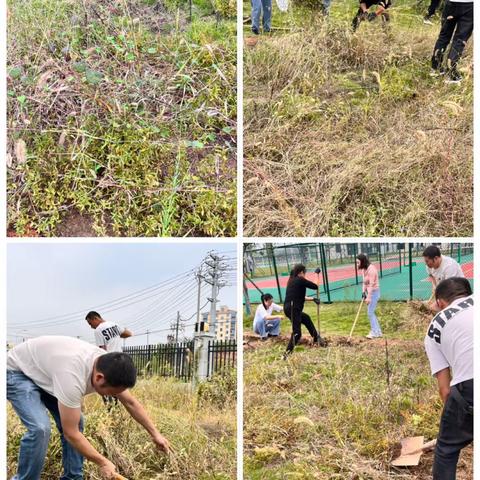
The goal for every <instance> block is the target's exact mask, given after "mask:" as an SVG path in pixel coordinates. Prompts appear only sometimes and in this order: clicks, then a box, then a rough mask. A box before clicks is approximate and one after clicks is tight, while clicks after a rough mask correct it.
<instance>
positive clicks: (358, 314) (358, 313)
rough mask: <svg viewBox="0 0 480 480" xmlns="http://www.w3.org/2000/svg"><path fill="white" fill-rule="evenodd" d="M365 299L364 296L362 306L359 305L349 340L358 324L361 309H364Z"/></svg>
mask: <svg viewBox="0 0 480 480" xmlns="http://www.w3.org/2000/svg"><path fill="white" fill-rule="evenodd" d="M364 300H365V299H364V298H362V301H361V302H360V306H359V307H358V311H357V316H356V317H355V321H354V322H353V325H352V329H351V330H350V335H349V336H348V340H350V339H351V338H352V334H353V331H354V330H355V325H356V324H357V320H358V317H359V316H360V311H361V310H362V307H363V302H364Z"/></svg>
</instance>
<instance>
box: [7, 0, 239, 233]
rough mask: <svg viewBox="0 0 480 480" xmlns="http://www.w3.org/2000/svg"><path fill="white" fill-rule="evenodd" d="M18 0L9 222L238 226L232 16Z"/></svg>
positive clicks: (133, 229)
mask: <svg viewBox="0 0 480 480" xmlns="http://www.w3.org/2000/svg"><path fill="white" fill-rule="evenodd" d="M9 3H10V4H9V8H10V17H9V44H8V72H9V78H8V80H9V83H8V127H9V132H10V136H9V152H8V159H7V163H8V166H9V169H8V187H7V194H8V223H9V227H10V229H11V232H12V233H13V234H16V235H23V234H25V232H27V231H29V230H34V231H36V232H37V234H38V235H45V236H54V235H59V236H62V235H66V236H69V235H107V234H108V235H116V236H122V235H125V236H127V235H128V236H185V235H191V236H194V235H202V236H230V235H233V234H234V233H235V231H236V219H235V215H236V186H235V183H236V182H235V180H236V179H235V164H236V161H235V146H236V139H235V128H236V125H235V118H236V95H235V88H236V81H235V78H236V68H235V57H236V52H235V50H236V46H235V24H234V22H233V21H220V22H218V21H217V20H216V19H215V16H214V15H213V14H214V10H213V7H211V6H210V7H209V11H208V12H207V13H205V9H206V7H205V9H203V10H202V11H200V10H197V9H195V10H194V12H193V13H194V15H193V21H192V22H191V23H188V22H187V19H186V16H187V13H186V10H185V8H186V3H185V2H182V3H181V4H179V5H176V6H174V7H173V6H172V7H168V5H167V6H165V5H163V4H162V3H161V2H156V1H155V2H146V1H143V0H135V1H133V2H128V4H127V3H126V2H115V1H109V2H101V3H97V2H89V3H83V4H82V3H79V2H71V1H69V0H61V1H60V2H56V3H55V5H54V6H52V4H51V2H50V3H49V2H46V1H45V0H29V1H28V2H26V3H25V2H18V1H14V0H12V1H11V2H9ZM205 15H207V16H205Z"/></svg>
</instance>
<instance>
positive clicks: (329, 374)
mask: <svg viewBox="0 0 480 480" xmlns="http://www.w3.org/2000/svg"><path fill="white" fill-rule="evenodd" d="M402 305H403V306H402ZM396 310H399V312H397V313H399V315H400V317H401V319H400V320H399V321H398V319H397V321H398V323H396V324H395V323H392V325H390V327H389V329H388V331H389V337H390V341H389V358H390V370H391V377H390V386H389V387H388V386H387V376H386V368H385V365H386V364H385V346H384V342H383V341H382V340H375V341H371V342H368V341H366V340H364V339H363V340H362V339H361V338H358V337H357V338H354V341H353V342H352V344H351V345H347V344H346V343H345V342H344V341H343V339H342V338H340V337H338V336H335V335H328V329H327V330H326V333H327V336H328V338H329V340H330V343H329V347H328V348H327V349H319V348H313V349H312V348H309V347H306V346H300V347H297V349H296V351H295V352H294V354H293V355H292V357H291V358H290V359H289V360H288V361H287V362H285V361H283V360H281V354H282V352H283V351H284V349H285V341H284V342H283V343H282V342H258V343H256V344H255V343H252V342H250V345H249V347H250V348H247V350H246V351H245V356H244V385H245V386H244V392H245V393H244V411H245V425H244V445H245V461H244V465H245V478H247V479H249V480H257V479H258V480H260V479H262V480H274V479H275V480H277V479H278V480H280V479H285V478H296V479H319V480H333V479H338V480H347V479H348V480H361V479H362V480H385V479H392V480H393V479H395V480H428V479H431V467H432V460H433V455H432V453H429V454H424V455H423V456H422V459H421V462H420V465H419V466H418V467H416V468H408V469H395V468H392V467H391V466H390V461H391V459H392V458H393V456H394V452H395V451H397V449H398V445H397V444H398V441H399V440H400V439H401V438H403V437H405V436H414V435H424V436H425V439H426V440H430V439H433V438H435V436H436V434H437V432H438V424H439V420H440V414H441V402H440V400H439V398H438V393H437V391H436V387H435V382H434V380H433V379H432V378H431V376H430V372H429V367H428V361H427V358H426V356H425V353H424V348H423V342H422V340H421V337H422V335H421V334H420V331H425V328H426V326H425V325H426V324H425V320H426V319H425V317H424V315H423V314H421V313H420V314H418V315H416V314H415V306H411V305H406V304H400V305H399V307H398V309H397V308H396ZM352 313H353V307H352ZM332 314H334V312H332ZM350 318H352V316H351V317H350ZM395 318H397V317H395ZM395 318H392V321H393V320H395ZM382 320H384V317H383V316H382ZM333 323H334V318H331V319H329V320H328V321H327V322H324V323H323V325H324V329H325V328H326V327H325V325H332V324H333ZM393 325H396V327H397V330H396V332H393V331H391V327H392V326H393ZM412 332H416V336H417V339H410V336H411V334H412ZM403 337H407V338H409V339H408V340H406V339H404V338H403ZM472 469H473V450H472V448H471V447H469V448H468V449H466V450H465V451H464V452H463V453H462V456H461V461H460V466H459V472H458V476H457V478H458V479H459V480H470V479H471V478H473V475H472Z"/></svg>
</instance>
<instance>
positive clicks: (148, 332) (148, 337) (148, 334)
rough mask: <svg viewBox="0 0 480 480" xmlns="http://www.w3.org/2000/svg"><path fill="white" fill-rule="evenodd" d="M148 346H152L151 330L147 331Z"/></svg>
mask: <svg viewBox="0 0 480 480" xmlns="http://www.w3.org/2000/svg"><path fill="white" fill-rule="evenodd" d="M147 345H150V330H147Z"/></svg>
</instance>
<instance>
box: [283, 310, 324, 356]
mask: <svg viewBox="0 0 480 480" xmlns="http://www.w3.org/2000/svg"><path fill="white" fill-rule="evenodd" d="M284 311H285V315H286V316H287V317H288V318H289V319H290V320H291V321H292V336H291V337H290V341H289V342H288V346H287V353H291V352H292V351H293V349H294V348H295V345H296V344H297V343H298V342H299V341H300V338H302V324H303V325H305V326H306V327H307V330H308V333H310V335H311V336H312V337H313V341H314V342H318V332H317V329H316V328H315V325H314V324H313V322H312V319H311V318H310V317H309V316H308V315H307V314H306V313H303V312H302V310H301V309H299V308H295V306H294V307H293V309H292V308H291V306H290V305H284Z"/></svg>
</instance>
